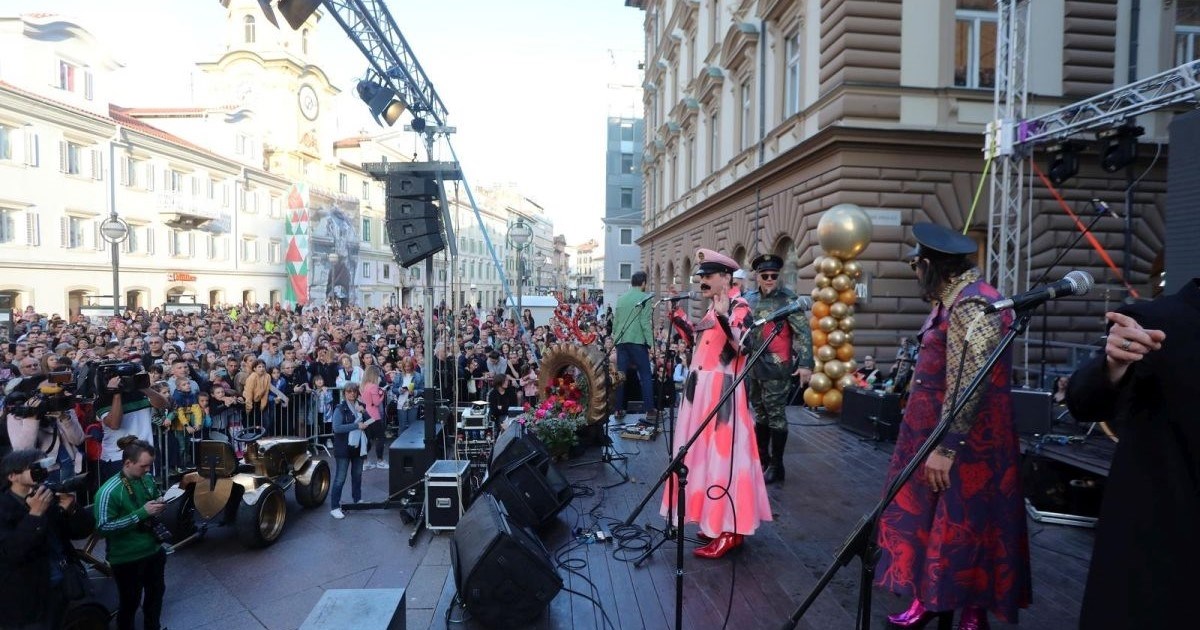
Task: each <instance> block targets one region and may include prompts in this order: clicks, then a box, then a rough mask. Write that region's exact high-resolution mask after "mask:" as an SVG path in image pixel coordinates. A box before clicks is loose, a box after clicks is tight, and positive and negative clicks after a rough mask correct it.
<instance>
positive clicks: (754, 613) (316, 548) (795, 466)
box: [114, 408, 1092, 630]
mask: <svg viewBox="0 0 1200 630" xmlns="http://www.w3.org/2000/svg"><path fill="white" fill-rule="evenodd" d="M789 411H790V416H791V419H792V421H793V422H792V425H793V426H792V440H791V442H790V443H789V446H788V464H789V468H788V481H787V483H786V484H785V485H784V487H782V488H773V489H772V490H771V492H770V495H771V502H772V505H773V506H774V511H775V521H774V522H772V523H768V524H765V525H764V526H763V527H762V529H761V530H760V532H759V534H758V535H756V536H754V537H753V538H752V539H751V541H750V543H749V544H748V545H747V546H746V548H745V550H744V551H743V552H742V553H740V554H735V555H733V556H731V557H730V558H728V559H725V560H721V561H716V562H703V561H699V560H696V559H694V558H692V557H691V555H690V553H689V554H688V558H687V561H686V563H685V572H686V577H685V590H686V596H685V623H684V625H685V627H687V628H717V627H721V624H722V621H723V620H724V619H725V615H726V610H727V608H728V609H729V610H730V611H731V612H730V615H729V619H728V627H734V628H738V629H739V630H749V629H750V628H777V627H779V625H780V623H781V622H782V621H783V620H784V619H786V618H787V616H788V614H789V613H790V612H791V610H792V609H793V608H794V607H795V606H796V605H797V604H798V603H799V602H800V601H801V600H802V599H803V597H804V596H805V595H806V594H807V593H808V592H809V590H810V589H811V588H812V586H813V585H814V584H815V582H816V580H817V578H818V576H819V575H820V574H821V573H822V572H823V571H824V569H825V568H826V566H827V565H828V564H829V562H830V559H831V554H832V553H833V551H834V550H835V549H836V548H837V547H838V546H839V545H840V543H841V542H842V540H843V539H844V537H845V535H846V533H847V532H849V531H850V529H851V527H852V526H853V525H854V523H855V522H856V521H857V520H858V518H859V517H860V516H861V515H862V514H863V513H864V512H865V511H866V509H868V508H869V507H870V505H871V504H872V502H873V501H874V500H875V498H876V497H877V496H878V493H879V492H880V487H881V485H882V482H883V471H884V470H885V468H886V464H887V459H888V450H889V447H890V445H887V444H884V445H881V446H880V447H879V448H876V447H875V446H874V445H872V444H871V443H866V442H862V441H860V440H859V439H858V438H857V437H855V436H854V435H852V434H849V433H847V432H845V431H843V430H842V429H840V428H838V427H836V426H832V425H830V424H829V423H828V421H827V420H825V419H823V418H819V417H816V416H812V415H810V414H808V413H807V412H802V411H801V410H800V409H799V408H793V409H791V410H789ZM617 442H618V446H619V447H620V448H621V449H622V450H624V451H627V452H630V453H633V455H631V460H630V469H629V470H630V472H631V476H632V478H633V482H631V483H629V484H624V485H621V486H619V487H617V488H614V489H612V490H606V491H602V492H597V494H596V495H593V496H591V497H581V498H577V499H576V500H575V502H574V503H573V505H572V508H571V509H568V510H566V511H564V512H563V513H562V514H561V515H560V517H559V522H558V523H557V524H556V525H555V526H553V527H551V528H550V529H548V530H547V531H546V532H543V540H544V541H546V544H547V547H548V548H550V549H551V550H555V549H557V548H561V547H563V546H564V545H569V544H570V543H571V542H572V536H571V530H572V529H573V527H575V526H578V525H580V524H582V525H584V526H587V525H589V524H590V523H592V522H595V520H596V519H597V518H599V519H600V520H601V522H610V521H606V520H605V519H624V518H625V517H626V515H627V514H628V512H629V510H630V509H631V508H632V506H633V505H634V504H636V502H637V501H638V500H639V499H640V498H641V497H642V495H643V494H644V493H645V492H646V491H647V490H648V488H649V484H650V483H652V482H653V481H654V480H656V479H657V477H658V474H659V473H660V472H661V469H662V466H663V465H664V463H665V461H666V459H665V458H666V455H665V449H666V444H665V439H662V438H660V439H659V440H657V441H652V442H641V441H636V442H635V441H624V440H619V439H618V440H617ZM588 455H589V456H592V455H593V453H589V454H588ZM565 471H566V474H567V476H568V478H569V479H570V480H572V481H573V482H575V483H579V484H581V485H584V486H589V487H593V488H599V487H600V486H603V485H606V484H609V483H612V482H613V481H617V480H619V479H618V477H617V476H616V475H615V474H614V473H613V471H612V470H610V469H609V467H608V466H606V465H592V466H585V467H582V468H574V469H565ZM364 486H365V488H366V489H365V495H366V498H367V499H368V500H371V499H379V498H383V496H384V495H385V494H386V487H387V475H386V471H379V470H372V471H367V472H366V473H365V483H364ZM346 494H347V496H348V494H349V492H348V489H347V493H346ZM651 506H652V508H651V509H649V510H647V513H646V514H644V515H643V516H642V517H641V518H639V519H638V523H640V524H653V525H660V524H661V519H660V518H658V516H657V511H656V509H654V508H655V507H656V506H657V498H656V500H655V501H653V502H652V503H651ZM410 531H411V529H410V528H409V527H408V526H407V525H405V524H404V523H403V522H402V520H401V518H400V515H399V514H398V513H397V512H395V511H359V512H348V513H347V517H346V519H345V520H342V521H335V520H334V519H332V518H331V517H330V516H329V512H328V510H326V509H324V508H321V509H316V510H311V511H306V510H301V509H300V508H299V507H298V506H296V504H295V503H294V502H293V501H292V500H291V497H289V521H288V524H287V529H286V531H285V532H284V534H283V536H282V538H281V539H280V541H279V542H278V543H276V544H275V545H274V546H272V547H270V548H268V549H265V550H261V551H246V550H244V549H242V547H241V546H240V545H239V544H238V543H237V541H236V540H235V538H234V535H233V532H232V531H231V530H230V529H229V528H218V529H214V530H212V531H211V532H210V533H209V535H208V537H207V539H206V540H204V541H203V542H202V543H200V544H197V545H194V546H192V547H189V548H185V549H182V550H180V551H179V552H178V553H176V554H174V555H173V556H172V557H171V558H170V560H169V561H168V565H167V592H168V594H167V599H166V605H165V611H164V622H165V623H166V624H167V625H168V626H169V627H170V628H172V629H173V630H180V629H189V628H210V627H211V628H221V629H223V630H236V629H241V628H247V629H249V628H253V629H260V628H280V629H285V628H296V627H298V626H299V625H300V624H301V623H302V622H303V621H304V619H305V618H306V617H307V615H308V614H309V612H310V611H311V610H312V608H313V606H314V605H315V604H316V602H317V600H318V599H319V598H320V597H321V594H322V593H323V592H324V590H325V589H331V588H396V587H403V588H407V589H408V592H407V596H408V600H407V604H408V608H407V618H408V627H409V628H429V627H438V628H441V627H459V628H477V627H481V626H479V625H478V623H475V622H468V623H465V624H453V623H452V624H447V622H446V614H447V609H448V608H450V606H451V602H452V599H453V595H454V585H453V580H452V579H451V577H450V555H449V545H448V542H449V539H450V536H449V535H432V534H430V533H429V532H425V533H423V534H421V536H420V538H419V539H418V543H417V544H416V546H414V547H409V546H408V535H409V533H410ZM1031 532H1032V533H1034V537H1033V562H1034V569H1035V574H1034V596H1035V602H1034V605H1033V607H1031V608H1030V609H1029V610H1027V611H1025V612H1024V613H1023V614H1022V617H1021V624H1020V627H1022V628H1045V629H1047V630H1049V629H1054V630H1058V629H1061V628H1066V627H1074V626H1075V625H1076V623H1077V621H1076V618H1077V611H1078V606H1079V598H1080V596H1081V594H1082V590H1083V579H1084V576H1085V575H1086V570H1087V562H1088V555H1089V554H1090V549H1091V540H1092V534H1091V532H1090V531H1089V530H1084V529H1079V528H1073V527H1065V526H1056V525H1048V526H1042V525H1039V524H1036V523H1031ZM619 555H621V554H620V553H619V552H617V551H616V550H614V549H613V548H612V547H598V546H595V545H589V546H580V547H577V548H575V550H574V551H572V552H569V553H567V554H565V557H571V558H574V559H576V560H577V566H578V563H582V567H583V568H582V569H581V571H580V573H579V574H570V573H568V572H567V571H565V570H560V574H561V575H563V577H564V580H565V581H566V582H567V584H568V586H570V587H572V588H574V589H575V590H585V591H586V590H587V589H588V586H587V584H586V583H585V582H584V581H583V580H582V578H581V577H579V575H582V576H585V577H588V579H590V580H591V581H592V582H593V583H595V584H597V588H598V590H599V592H600V601H601V604H603V607H604V610H605V612H607V614H608V616H609V617H610V618H611V620H612V626H611V627H616V628H638V627H645V628H669V627H672V626H673V619H674V612H673V610H674V608H673V603H674V582H673V576H674V574H673V570H674V569H673V566H674V550H673V549H668V550H665V551H664V552H659V553H658V554H656V555H655V556H654V557H653V558H652V559H651V560H650V561H649V562H648V563H647V564H646V565H644V566H643V567H642V568H634V567H633V565H632V564H631V563H628V562H622V561H620V560H619V559H617V558H616V556H619ZM857 580H858V565H857V564H852V565H850V566H849V567H846V568H843V569H842V570H841V571H840V572H839V573H838V574H837V577H836V579H835V580H834V582H833V584H832V585H831V586H830V588H829V589H828V590H827V591H826V592H825V593H823V594H822V595H821V596H820V598H819V599H818V601H817V604H816V606H814V608H813V610H812V611H811V614H810V615H808V616H807V617H806V618H805V619H804V620H802V622H801V624H800V626H799V627H801V628H822V629H823V628H829V629H838V630H840V629H841V628H851V627H853V619H854V611H855V609H856V607H855V606H856V597H857ZM731 587H732V590H733V592H734V595H735V596H734V597H733V598H732V600H731V599H730V590H731ZM114 601H115V599H114ZM730 602H732V604H731V603H730ZM905 603H906V602H901V601H899V600H898V599H897V598H895V597H894V596H892V595H890V594H887V593H882V592H879V591H876V595H875V611H874V615H873V624H874V627H885V624H884V619H883V616H884V615H886V614H887V613H889V612H892V611H894V610H896V609H899V608H902V607H903V606H904V604H905ZM452 615H453V617H454V618H455V619H457V618H459V617H461V616H462V611H461V610H459V609H457V608H456V609H454V610H453V611H452ZM993 625H994V626H995V627H998V628H1004V627H1012V626H1007V625H1004V624H993ZM533 627H536V628H580V629H586V628H600V627H606V626H605V625H604V622H603V619H602V617H601V615H600V614H599V613H598V612H597V609H596V608H595V607H594V606H593V605H592V604H591V603H590V602H587V601H586V600H583V599H582V598H580V597H577V596H574V595H570V594H568V593H566V592H562V593H560V594H559V595H558V597H556V598H555V600H554V601H553V602H552V604H551V606H550V609H549V610H548V613H547V614H546V615H544V616H543V617H542V619H540V620H539V621H538V622H537V623H536V624H535V625H534V626H533Z"/></svg>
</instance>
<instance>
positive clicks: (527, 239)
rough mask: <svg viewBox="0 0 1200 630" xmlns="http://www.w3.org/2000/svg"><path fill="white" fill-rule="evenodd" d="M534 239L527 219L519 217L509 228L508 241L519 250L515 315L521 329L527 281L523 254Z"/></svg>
mask: <svg viewBox="0 0 1200 630" xmlns="http://www.w3.org/2000/svg"><path fill="white" fill-rule="evenodd" d="M532 241H533V228H531V227H529V226H528V225H525V219H522V218H520V217H517V222H516V223H514V224H512V226H511V227H509V228H508V243H509V244H510V245H512V246H513V247H515V248H516V250H517V313H516V316H515V317H513V321H515V322H517V330H520V329H521V312H522V310H521V284H522V283H524V282H525V260H524V258H522V255H521V254H522V252H523V251H524V250H525V248H526V247H528V246H529V243H531V242H532Z"/></svg>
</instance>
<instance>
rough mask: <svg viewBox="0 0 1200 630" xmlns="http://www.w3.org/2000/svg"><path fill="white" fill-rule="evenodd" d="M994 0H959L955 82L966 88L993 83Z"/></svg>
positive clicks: (994, 54) (995, 16) (994, 72)
mask: <svg viewBox="0 0 1200 630" xmlns="http://www.w3.org/2000/svg"><path fill="white" fill-rule="evenodd" d="M995 6H996V5H995V3H994V2H992V1H991V0H958V10H957V11H955V13H954V17H955V22H954V85H956V86H958V87H967V88H992V87H995V86H996V23H997V21H998V17H997V12H996V10H995Z"/></svg>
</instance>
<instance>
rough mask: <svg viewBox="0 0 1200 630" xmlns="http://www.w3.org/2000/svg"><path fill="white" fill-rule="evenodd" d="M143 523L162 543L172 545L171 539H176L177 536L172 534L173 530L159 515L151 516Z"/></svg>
mask: <svg viewBox="0 0 1200 630" xmlns="http://www.w3.org/2000/svg"><path fill="white" fill-rule="evenodd" d="M141 525H142V527H144V528H146V529H147V530H148V531H149V532H150V533H151V534H152V535H153V536H154V539H155V540H157V541H158V544H160V545H170V544H171V541H173V540H175V537H174V536H172V535H171V530H169V529H167V526H166V525H164V524H163V522H162V521H160V520H158V518H157V517H154V516H151V517H150V518H148V519H146V520H144V521H142V523H141Z"/></svg>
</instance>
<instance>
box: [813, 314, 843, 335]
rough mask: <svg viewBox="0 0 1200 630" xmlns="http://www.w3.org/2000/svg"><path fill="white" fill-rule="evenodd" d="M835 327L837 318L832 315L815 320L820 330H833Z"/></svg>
mask: <svg viewBox="0 0 1200 630" xmlns="http://www.w3.org/2000/svg"><path fill="white" fill-rule="evenodd" d="M837 327H838V320H836V319H834V318H832V317H828V316H826V317H822V318H821V319H818V320H817V328H820V329H821V330H823V331H825V332H833V331H835V330H837Z"/></svg>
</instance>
